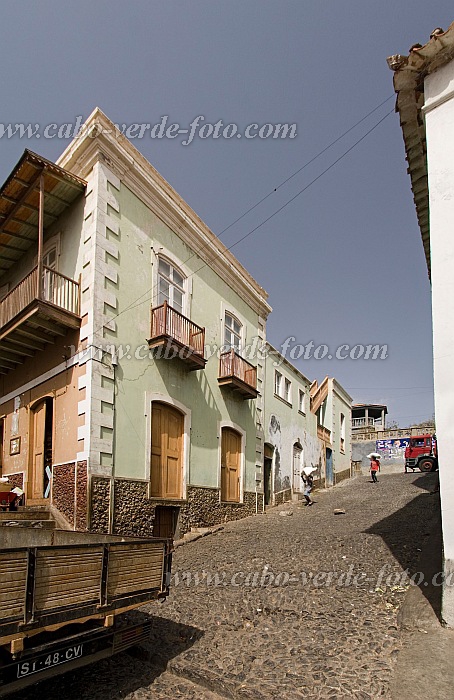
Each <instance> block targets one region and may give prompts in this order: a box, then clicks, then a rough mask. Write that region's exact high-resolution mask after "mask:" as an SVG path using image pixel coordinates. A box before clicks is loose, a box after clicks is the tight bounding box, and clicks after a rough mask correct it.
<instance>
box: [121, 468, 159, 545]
mask: <svg viewBox="0 0 454 700" xmlns="http://www.w3.org/2000/svg"><path fill="white" fill-rule="evenodd" d="M147 492H148V484H147V483H146V482H145V481H130V480H127V479H116V480H115V482H114V518H113V531H114V534H115V535H136V536H137V535H138V536H141V537H151V535H152V534H153V521H154V511H155V503H154V501H150V500H148V499H147Z"/></svg>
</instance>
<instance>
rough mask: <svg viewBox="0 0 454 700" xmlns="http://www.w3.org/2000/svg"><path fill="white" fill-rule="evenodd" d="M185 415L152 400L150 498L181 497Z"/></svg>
mask: <svg viewBox="0 0 454 700" xmlns="http://www.w3.org/2000/svg"><path fill="white" fill-rule="evenodd" d="M183 431H184V416H183V414H182V413H180V411H178V410H177V409H176V408H173V406H169V405H167V404H163V403H158V402H153V405H152V411H151V493H150V495H151V496H152V498H175V499H180V498H182V497H183V493H182V487H183V466H182V465H183V459H182V449H183Z"/></svg>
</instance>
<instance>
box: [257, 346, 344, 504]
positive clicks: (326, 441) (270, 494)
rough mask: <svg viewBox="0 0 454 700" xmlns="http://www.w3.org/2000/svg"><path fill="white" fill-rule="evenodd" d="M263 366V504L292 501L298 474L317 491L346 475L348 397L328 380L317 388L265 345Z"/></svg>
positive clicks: (299, 486) (298, 485) (297, 490)
mask: <svg viewBox="0 0 454 700" xmlns="http://www.w3.org/2000/svg"><path fill="white" fill-rule="evenodd" d="M266 347H267V353H266V361H265V401H264V406H265V422H264V469H263V476H264V493H265V504H273V505H276V504H278V503H282V502H284V501H288V500H290V499H292V498H293V499H298V498H300V497H301V496H302V493H303V488H304V485H303V481H302V478H301V471H302V469H303V468H304V467H314V468H315V470H316V471H315V472H314V475H313V476H314V481H315V484H316V485H318V486H325V487H329V486H333V485H334V484H336V483H338V482H339V481H341V480H342V479H345V478H348V477H349V476H350V475H351V397H350V396H349V395H348V394H347V392H346V391H345V390H344V389H343V388H342V387H341V385H340V384H339V383H338V382H337V381H336V380H335V379H333V378H330V377H325V379H324V380H323V382H322V383H321V384H320V386H318V384H317V382H310V380H309V379H307V377H305V376H304V375H303V374H302V373H301V372H300V371H299V370H298V369H297V368H296V367H294V366H293V365H292V364H291V363H290V362H289V361H288V360H286V359H285V358H284V357H283V356H282V355H281V354H280V353H279V352H278V350H276V349H275V348H273V347H272V346H271V345H270V344H269V343H267V344H266Z"/></svg>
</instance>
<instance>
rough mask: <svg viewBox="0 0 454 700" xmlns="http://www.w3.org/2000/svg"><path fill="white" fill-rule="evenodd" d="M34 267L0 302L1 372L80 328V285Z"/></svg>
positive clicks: (50, 271) (48, 270)
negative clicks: (70, 330)
mask: <svg viewBox="0 0 454 700" xmlns="http://www.w3.org/2000/svg"><path fill="white" fill-rule="evenodd" d="M38 270H39V268H38V266H37V267H35V268H34V269H33V270H32V271H31V272H30V273H29V274H28V275H27V276H26V277H24V279H23V280H22V281H21V282H19V284H18V285H16V287H14V289H12V290H11V291H10V292H9V293H8V294H7V295H6V296H5V297H3V299H2V300H1V301H0V374H6V373H7V372H8V371H9V370H12V369H15V368H16V366H17V365H18V364H21V363H22V362H23V361H24V359H25V358H26V357H31V356H33V355H34V354H35V353H36V352H37V351H40V350H45V349H46V347H47V346H48V345H49V344H52V343H54V342H55V339H56V337H57V336H64V335H66V333H67V331H68V329H71V328H73V329H77V328H79V327H80V323H81V319H80V315H79V313H80V311H79V305H80V300H79V284H78V283H77V282H75V281H74V280H72V279H70V278H69V277H65V275H61V274H60V273H58V272H56V271H55V270H51V269H50V268H48V267H43V268H42V277H41V279H40V276H39V271H38Z"/></svg>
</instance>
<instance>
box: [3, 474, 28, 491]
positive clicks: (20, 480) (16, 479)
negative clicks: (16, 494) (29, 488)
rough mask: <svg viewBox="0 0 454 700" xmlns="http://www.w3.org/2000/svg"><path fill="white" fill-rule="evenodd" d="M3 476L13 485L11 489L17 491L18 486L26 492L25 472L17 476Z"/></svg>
mask: <svg viewBox="0 0 454 700" xmlns="http://www.w3.org/2000/svg"><path fill="white" fill-rule="evenodd" d="M3 476H7V477H8V482H9V483H10V484H11V488H12V489H15V488H16V486H18V487H19V488H20V489H22V490H24V472H18V473H17V474H3Z"/></svg>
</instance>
